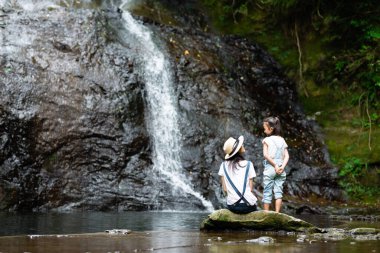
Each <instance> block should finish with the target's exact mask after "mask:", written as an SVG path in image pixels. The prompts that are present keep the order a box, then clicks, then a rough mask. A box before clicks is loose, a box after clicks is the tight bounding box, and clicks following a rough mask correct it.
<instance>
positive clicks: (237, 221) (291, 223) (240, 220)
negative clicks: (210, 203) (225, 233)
mask: <svg viewBox="0 0 380 253" xmlns="http://www.w3.org/2000/svg"><path fill="white" fill-rule="evenodd" d="M201 230H259V231H268V230H270V231H295V232H310V233H315V232H320V231H321V229H319V228H317V227H316V226H314V225H313V224H310V223H308V222H306V221H303V220H301V219H297V218H294V217H293V216H290V215H287V214H283V213H276V212H273V211H257V212H252V213H248V214H236V213H233V212H231V211H230V210H228V209H220V210H217V211H215V212H213V213H212V214H210V215H209V216H208V218H206V219H205V220H204V221H203V222H202V224H201Z"/></svg>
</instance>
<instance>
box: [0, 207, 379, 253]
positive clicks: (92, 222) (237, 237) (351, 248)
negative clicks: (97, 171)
mask: <svg viewBox="0 0 380 253" xmlns="http://www.w3.org/2000/svg"><path fill="white" fill-rule="evenodd" d="M207 215H208V213H192V212H189V213H180V212H124V213H101V212H83V213H44V214H35V213H34V214H14V213H0V235H1V236H0V253H2V252H31V253H35V252H44V253H45V252H114V253H115V252H119V253H121V252H189V253H198V252H206V253H207V252H210V253H212V252H218V253H227V252H236V253H245V252H247V253H249V252H252V253H256V252H257V253H259V252H260V253H280V252H281V253H283V252H285V253H287V252H289V253H293V252H307V253H317V252H318V253H319V252H337V253H338V252H339V253H365V252H369V253H377V252H380V242H379V241H355V240H353V239H347V240H343V241H326V240H315V241H305V242H304V243H299V242H297V235H296V234H292V233H290V234H289V233H283V234H275V233H272V232H200V231H199V226H200V223H201V222H202V220H203V219H204V218H206V217H207ZM300 218H302V219H304V220H307V221H309V222H312V223H313V224H315V225H317V226H319V227H333V226H334V227H340V228H345V229H349V228H352V227H353V226H355V227H377V228H379V227H380V224H378V222H358V221H356V222H353V223H352V222H349V221H335V220H330V219H329V218H328V217H327V216H317V215H308V216H302V217H300ZM109 229H130V230H132V232H131V233H130V234H127V235H111V234H107V233H104V231H105V230H109ZM261 236H270V237H272V238H274V239H275V243H274V244H257V243H250V242H247V241H246V240H251V239H256V238H259V237H261Z"/></svg>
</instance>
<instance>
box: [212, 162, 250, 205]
mask: <svg viewBox="0 0 380 253" xmlns="http://www.w3.org/2000/svg"><path fill="white" fill-rule="evenodd" d="M249 163H250V166H249V172H248V178H247V183H246V188H245V192H244V198H245V199H246V200H247V201H248V202H249V203H250V204H251V205H255V204H256V202H257V198H256V197H255V195H253V193H252V192H251V188H250V187H249V179H250V178H254V177H256V172H255V168H254V167H253V164H252V163H251V162H249ZM223 164H225V166H226V170H227V173H228V175H229V177H230V179H231V181H232V182H233V184H234V185H235V187H236V188H237V189H238V191H239V192H240V193H243V186H244V176H245V173H246V167H247V165H248V162H247V161H240V163H239V164H240V165H241V166H243V167H240V166H236V167H237V168H236V169H232V168H229V165H230V164H231V162H230V161H226V162H224V163H222V164H221V165H220V168H219V172H218V175H219V176H223V178H224V182H225V184H226V188H227V205H233V204H235V203H236V201H238V200H239V199H240V196H239V195H238V194H237V193H236V192H235V190H234V188H233V187H232V186H231V184H230V183H229V181H228V179H227V177H226V176H225V174H224V169H223ZM241 203H244V202H243V201H242V202H241Z"/></svg>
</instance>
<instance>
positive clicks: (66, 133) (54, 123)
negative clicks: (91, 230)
mask: <svg viewBox="0 0 380 253" xmlns="http://www.w3.org/2000/svg"><path fill="white" fill-rule="evenodd" d="M16 7H17V6H16ZM16 7H14V6H13V7H9V8H3V9H1V15H0V16H1V27H0V30H1V47H0V56H1V61H0V209H3V210H49V209H57V210H66V209H68V210H71V209H81V210H146V209H157V208H159V209H160V208H165V207H167V206H168V205H169V206H170V207H174V208H176V207H182V208H183V209H186V210H189V209H202V208H203V207H202V205H201V203H200V202H199V201H198V200H196V199H194V198H193V197H192V196H190V195H186V194H183V195H182V197H178V195H177V194H175V193H172V191H171V186H170V185H167V184H165V180H163V179H162V177H160V175H157V174H156V173H155V172H154V171H152V167H153V166H152V165H153V158H154V157H153V155H152V154H153V152H152V140H151V137H150V136H151V135H150V133H149V132H148V130H147V129H148V127H147V120H149V119H148V117H147V115H148V113H149V112H148V111H147V110H148V109H147V101H146V94H145V91H144V85H145V84H144V82H143V81H142V80H143V79H142V78H141V76H142V75H143V73H141V72H140V71H139V70H138V68H139V66H138V64H137V63H136V55H138V54H139V53H143V52H139V51H138V50H139V49H138V46H137V45H134V44H133V43H132V42H126V41H123V40H122V39H121V37H120V36H119V33H122V32H123V29H126V28H125V27H123V24H122V22H123V21H122V19H121V18H120V13H119V12H118V11H117V9H116V8H111V9H109V10H107V11H101V10H85V9H76V10H70V9H65V8H60V7H55V8H47V9H41V10H34V11H32V12H28V11H25V10H22V9H18V8H16ZM145 25H146V26H148V27H149V28H150V29H151V30H152V31H153V32H154V34H155V35H156V36H157V41H159V43H161V44H160V47H161V48H163V50H164V51H165V52H166V54H167V57H168V58H169V61H170V63H171V67H172V69H173V75H174V76H173V79H174V80H175V81H174V85H173V86H174V89H175V94H176V101H177V102H178V104H177V106H178V108H177V110H178V113H179V115H180V120H179V122H178V125H179V128H180V132H181V135H182V139H181V144H182V146H181V147H182V149H181V151H180V156H181V162H182V166H183V168H182V169H183V172H182V173H183V177H186V178H189V180H190V182H191V183H192V186H191V187H192V188H194V189H195V190H196V191H197V192H200V193H201V195H202V196H204V197H205V198H206V199H208V200H210V201H211V202H212V203H213V205H214V207H216V208H218V207H220V206H221V205H222V204H223V202H224V200H223V198H222V195H221V190H220V185H219V179H218V176H217V171H218V168H219V165H220V163H221V162H222V157H223V152H222V145H223V142H224V141H225V140H226V139H227V138H228V137H229V136H239V135H244V136H245V139H246V141H245V147H246V149H247V155H246V157H247V159H249V160H252V161H253V162H254V165H255V168H256V172H257V174H258V177H257V179H256V183H257V189H256V191H257V192H260V191H261V190H262V189H261V186H260V183H261V175H262V170H263V167H262V165H261V161H262V144H261V139H262V137H263V136H262V129H261V128H262V123H261V122H262V119H263V117H265V116H268V115H279V116H280V118H281V120H282V122H283V128H284V137H285V138H286V140H287V142H288V145H289V152H290V156H291V160H290V163H289V166H288V168H287V174H288V179H287V182H286V186H285V193H286V194H287V195H290V196H295V197H304V196H310V195H315V196H319V197H323V198H327V199H339V198H341V192H340V190H339V189H338V187H337V183H336V179H337V170H336V169H335V168H334V167H332V166H331V164H330V163H329V160H328V155H327V152H326V149H325V147H324V144H323V141H322V139H321V138H320V136H319V134H318V129H317V127H316V125H315V124H314V123H313V122H310V121H308V120H307V119H306V117H305V115H304V113H303V111H302V108H301V107H300V105H299V103H298V101H297V93H296V89H295V86H294V84H293V83H292V82H290V81H289V80H287V79H286V78H285V77H284V76H283V74H282V72H281V69H280V67H279V66H278V65H277V64H276V62H275V61H274V60H273V59H272V58H271V57H270V56H269V55H268V54H267V53H266V52H265V51H264V50H262V49H261V48H260V47H259V46H258V45H256V44H254V43H252V42H249V41H247V40H245V39H242V38H237V37H229V36H227V37H221V36H216V35H212V34H208V33H205V32H203V31H201V30H199V29H189V28H186V27H182V28H181V27H179V26H170V25H163V24H159V23H157V22H150V21H149V20H147V19H145ZM157 180H160V181H158V182H159V183H156V182H157ZM152 192H156V194H155V195H154V197H152V196H153V195H152Z"/></svg>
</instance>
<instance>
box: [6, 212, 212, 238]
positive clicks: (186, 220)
mask: <svg viewBox="0 0 380 253" xmlns="http://www.w3.org/2000/svg"><path fill="white" fill-rule="evenodd" d="M207 215H208V213H195V212H191V213H179V212H123V213H102V212H81V213H31V214H15V213H0V236H4V235H22V234H40V235H42V234H75V233H95V232H103V231H105V230H107V229H113V228H119V229H130V230H133V231H161V230H194V229H199V225H200V223H201V222H202V220H203V219H205V218H206V217H207Z"/></svg>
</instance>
